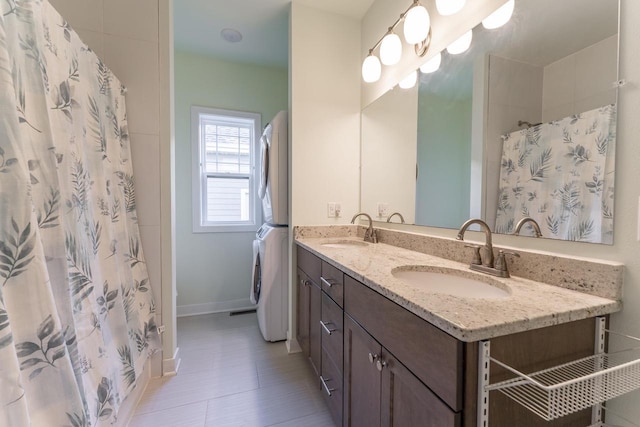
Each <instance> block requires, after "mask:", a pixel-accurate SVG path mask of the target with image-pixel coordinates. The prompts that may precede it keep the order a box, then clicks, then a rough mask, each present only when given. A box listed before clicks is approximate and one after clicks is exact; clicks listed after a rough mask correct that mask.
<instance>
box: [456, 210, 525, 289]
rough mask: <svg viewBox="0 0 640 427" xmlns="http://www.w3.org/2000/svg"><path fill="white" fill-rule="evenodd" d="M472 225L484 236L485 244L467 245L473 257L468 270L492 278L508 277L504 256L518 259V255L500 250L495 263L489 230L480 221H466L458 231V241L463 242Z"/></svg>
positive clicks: (484, 223)
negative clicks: (477, 226) (472, 252)
mask: <svg viewBox="0 0 640 427" xmlns="http://www.w3.org/2000/svg"><path fill="white" fill-rule="evenodd" d="M472 224H478V225H479V226H480V228H481V229H482V231H483V232H484V235H485V244H484V246H476V245H468V247H471V248H474V251H475V252H474V256H473V260H472V261H471V265H470V266H469V268H470V269H472V270H475V271H480V272H482V273H487V274H491V275H492V276H498V277H509V270H508V268H507V262H506V260H505V255H513V256H516V257H519V256H520V254H517V253H515V252H506V251H503V250H500V251H499V253H498V259H497V260H496V261H495V264H494V259H493V244H492V243H491V229H489V226H488V225H487V223H486V222H484V221H483V220H481V219H470V220H468V221H466V222H465V223H464V224H462V226H460V230H458V237H457V239H458V240H464V233H465V232H466V231H467V228H469V226H470V225H472ZM483 249H484V254H482V253H481V250H483Z"/></svg>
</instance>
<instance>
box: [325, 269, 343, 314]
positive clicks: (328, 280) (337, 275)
mask: <svg viewBox="0 0 640 427" xmlns="http://www.w3.org/2000/svg"><path fill="white" fill-rule="evenodd" d="M320 282H321V283H322V290H323V291H325V292H326V293H327V294H328V295H329V296H330V297H331V298H333V300H334V301H335V302H337V303H338V305H339V306H340V307H342V302H343V299H344V273H342V271H340V270H338V269H337V268H335V267H334V266H333V265H331V264H329V263H328V262H326V261H322V276H321V279H320Z"/></svg>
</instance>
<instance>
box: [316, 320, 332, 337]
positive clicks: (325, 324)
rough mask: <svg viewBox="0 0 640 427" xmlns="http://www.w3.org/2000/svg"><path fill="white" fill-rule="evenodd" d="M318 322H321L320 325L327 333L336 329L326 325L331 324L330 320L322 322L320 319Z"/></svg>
mask: <svg viewBox="0 0 640 427" xmlns="http://www.w3.org/2000/svg"><path fill="white" fill-rule="evenodd" d="M320 324H321V325H322V327H323V328H324V330H325V332H326V333H327V334H329V335H331V332H334V331H336V329H329V328H328V327H327V325H330V324H331V322H327V323H324V322H323V321H322V320H321V321H320Z"/></svg>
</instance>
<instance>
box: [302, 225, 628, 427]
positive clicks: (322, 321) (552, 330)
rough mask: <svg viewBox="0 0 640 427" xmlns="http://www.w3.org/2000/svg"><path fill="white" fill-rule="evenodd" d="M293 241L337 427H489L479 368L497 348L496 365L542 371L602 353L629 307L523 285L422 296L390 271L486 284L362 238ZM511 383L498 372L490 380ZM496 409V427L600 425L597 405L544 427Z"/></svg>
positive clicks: (305, 327)
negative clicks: (600, 333) (614, 320)
mask: <svg viewBox="0 0 640 427" xmlns="http://www.w3.org/2000/svg"><path fill="white" fill-rule="evenodd" d="M296 242H297V246H296V254H297V291H298V297H297V298H298V299H297V331H298V332H297V339H298V342H299V343H300V345H301V347H302V350H303V352H304V353H305V354H306V355H307V356H308V357H309V360H310V362H311V365H312V367H313V369H314V370H315V372H316V373H317V375H318V387H322V389H323V393H324V395H325V399H326V401H327V404H328V406H329V408H330V411H331V414H332V416H333V419H334V421H335V423H336V425H338V426H340V425H344V426H378V425H380V426H391V425H394V426H418V425H419V426H437V427H449V426H451V427H454V426H456V427H458V426H460V427H462V426H464V427H472V426H474V427H475V426H477V425H480V424H479V423H478V420H479V415H478V414H479V411H478V393H479V390H480V392H481V390H482V389H483V387H484V385H482V384H481V385H480V387H479V384H478V378H479V376H478V370H479V360H482V359H481V358H480V356H481V355H482V354H483V353H484V352H485V349H486V346H487V345H488V343H489V342H490V349H491V350H490V351H491V357H492V358H495V359H497V360H500V361H501V362H503V363H504V364H506V365H508V366H510V367H512V368H515V369H517V370H518V371H520V372H524V373H529V372H535V371H539V370H542V369H546V368H550V367H553V366H557V365H560V364H563V363H567V362H570V361H572V360H576V359H581V358H584V357H588V356H591V355H593V354H594V346H595V345H596V325H597V322H598V321H597V320H596V319H597V318H599V319H606V316H607V314H609V313H613V312H616V311H618V310H619V309H620V307H621V306H620V303H619V301H617V300H615V299H608V298H602V297H599V296H594V295H588V294H585V293H581V292H576V291H573V290H567V289H562V288H559V287H557V286H550V285H546V284H543V283H538V282H535V281H532V280H527V279H520V278H511V279H500V280H498V281H497V282H496V281H494V279H486V281H487V283H490V284H491V285H492V286H494V285H497V286H501V287H503V288H504V289H505V290H506V293H505V295H503V296H500V297H497V298H494V299H485V298H482V297H480V298H478V297H475V298H465V297H460V296H452V295H447V294H446V293H433V292H425V291H424V290H423V289H419V287H416V286H414V285H412V284H411V283H409V284H407V282H405V281H403V280H402V279H399V278H398V277H399V276H398V277H396V276H394V274H392V272H396V271H398V270H399V269H403V268H409V267H408V266H411V267H410V268H414V269H417V270H419V269H420V266H423V267H424V266H428V267H429V268H430V269H434V268H435V269H436V270H438V271H442V272H446V274H450V273H453V274H454V275H459V276H460V277H465V276H468V277H473V278H474V279H478V278H479V279H480V280H483V281H484V280H485V278H483V277H482V276H477V275H475V274H474V273H468V272H467V267H468V266H466V265H465V264H461V263H459V262H456V261H451V260H447V259H443V258H439V257H435V256H431V255H427V254H424V253H419V252H416V251H411V250H407V249H403V248H400V247H396V246H391V245H386V244H384V243H378V244H363V243H361V239H360V238H356V237H347V238H345V237H341V238H322V237H304V236H297V237H296ZM469 274H471V276H469ZM495 280H497V279H495ZM513 376H514V375H513V374H512V373H511V372H509V371H507V370H506V369H504V368H502V367H501V366H499V365H496V364H493V363H492V364H491V369H490V374H489V376H488V378H487V379H488V382H489V383H491V384H494V383H497V382H500V381H504V380H507V379H509V378H512V377H513ZM481 409H482V408H481ZM487 410H488V413H489V414H490V416H489V417H488V422H487V424H486V425H487V426H492V427H502V426H514V425H517V426H519V427H528V426H588V425H591V424H592V422H591V420H592V409H591V408H586V409H583V410H581V411H578V412H575V413H572V414H569V415H566V416H563V417H561V418H559V419H556V420H553V421H545V420H544V419H542V418H541V417H540V416H538V415H536V414H534V413H533V412H531V411H529V410H528V409H526V408H524V407H523V406H521V405H520V404H518V403H516V402H514V401H513V400H512V399H511V398H509V397H507V396H505V395H503V394H502V393H498V392H491V393H490V399H489V405H488V408H487ZM482 412H483V410H481V411H480V414H482ZM481 422H482V420H481Z"/></svg>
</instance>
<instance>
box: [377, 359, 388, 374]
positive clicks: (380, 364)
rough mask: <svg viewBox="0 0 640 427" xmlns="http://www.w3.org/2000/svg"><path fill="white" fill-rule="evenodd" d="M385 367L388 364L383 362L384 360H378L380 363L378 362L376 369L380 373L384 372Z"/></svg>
mask: <svg viewBox="0 0 640 427" xmlns="http://www.w3.org/2000/svg"><path fill="white" fill-rule="evenodd" d="M385 366H387V362H385V361H383V360H382V359H378V361H377V362H376V368H378V371H380V372H382V370H383V369H384V367H385Z"/></svg>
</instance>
